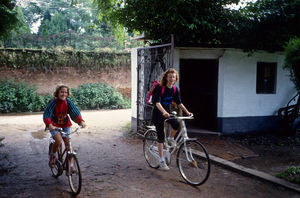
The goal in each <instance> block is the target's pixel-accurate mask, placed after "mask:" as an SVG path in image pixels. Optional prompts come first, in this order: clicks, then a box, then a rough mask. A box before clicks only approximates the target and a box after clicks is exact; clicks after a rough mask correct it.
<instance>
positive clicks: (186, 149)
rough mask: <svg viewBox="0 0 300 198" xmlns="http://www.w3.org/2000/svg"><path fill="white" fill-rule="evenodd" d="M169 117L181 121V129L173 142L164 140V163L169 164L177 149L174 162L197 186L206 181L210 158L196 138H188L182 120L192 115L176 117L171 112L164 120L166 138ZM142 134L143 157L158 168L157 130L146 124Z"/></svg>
mask: <svg viewBox="0 0 300 198" xmlns="http://www.w3.org/2000/svg"><path fill="white" fill-rule="evenodd" d="M169 119H178V120H179V122H180V123H181V130H180V131H179V132H178V133H177V134H178V135H177V136H176V137H175V142H174V143H175V144H174V145H169V144H168V143H167V142H166V141H165V142H164V151H163V153H164V157H165V160H166V164H167V165H170V163H171V156H172V154H174V153H175V152H176V150H177V156H176V162H177V167H178V169H179V172H180V174H181V176H182V177H183V179H184V180H185V181H186V182H187V183H189V184H190V185H193V186H199V185H201V184H203V183H204V182H206V180H207V179H208V177H209V174H210V159H209V155H208V153H207V151H206V149H205V147H204V146H203V145H202V144H201V143H200V142H199V141H197V139H196V138H189V137H188V135H187V129H186V125H185V122H184V120H187V119H193V115H191V116H185V117H178V116H176V112H174V113H173V112H172V114H171V117H170V118H168V119H166V120H165V125H164V126H165V127H164V134H165V140H167V138H166V137H167V127H166V126H167V125H166V121H167V120H169ZM147 127H148V130H147V131H146V132H145V134H144V140H143V142H144V143H143V151H144V157H145V159H146V161H147V163H148V165H149V166H150V167H151V168H154V169H157V168H159V163H158V161H159V154H158V147H157V143H158V142H157V132H156V130H155V126H147Z"/></svg>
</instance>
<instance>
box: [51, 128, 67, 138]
mask: <svg viewBox="0 0 300 198" xmlns="http://www.w3.org/2000/svg"><path fill="white" fill-rule="evenodd" d="M62 129H63V132H65V133H66V134H62V137H69V135H70V132H71V127H64V128H62ZM50 133H51V135H52V137H54V136H55V135H56V134H57V133H59V131H56V130H54V131H50Z"/></svg>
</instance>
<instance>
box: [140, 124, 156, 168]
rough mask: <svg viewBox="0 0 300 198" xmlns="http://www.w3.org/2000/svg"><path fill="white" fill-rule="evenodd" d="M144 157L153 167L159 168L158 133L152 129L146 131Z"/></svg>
mask: <svg viewBox="0 0 300 198" xmlns="http://www.w3.org/2000/svg"><path fill="white" fill-rule="evenodd" d="M143 150H144V157H145V159H146V162H147V163H148V165H149V166H150V167H151V168H155V169H157V168H159V163H158V158H159V155H158V147H157V134H156V131H155V130H153V129H150V130H148V131H146V133H145V139H144V144H143Z"/></svg>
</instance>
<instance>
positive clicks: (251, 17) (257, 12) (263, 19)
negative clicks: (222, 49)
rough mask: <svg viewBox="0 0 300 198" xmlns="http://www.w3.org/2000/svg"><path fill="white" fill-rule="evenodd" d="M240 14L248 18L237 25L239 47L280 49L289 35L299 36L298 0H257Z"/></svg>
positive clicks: (299, 6)
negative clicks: (239, 28) (240, 24)
mask: <svg viewBox="0 0 300 198" xmlns="http://www.w3.org/2000/svg"><path fill="white" fill-rule="evenodd" d="M241 13H242V14H243V15H244V16H246V18H247V20H248V22H247V23H244V26H241V29H243V31H242V34H241V36H240V38H242V42H243V43H242V47H243V48H250V49H265V50H269V51H277V50H280V51H282V50H283V49H284V47H283V46H285V45H286V43H287V42H288V41H289V39H290V38H291V37H295V36H300V23H299V21H300V1H299V0H257V1H256V2H255V3H249V4H248V6H246V7H245V8H244V9H242V10H241ZM245 25H247V26H246V27H245ZM243 35H245V36H244V37H243Z"/></svg>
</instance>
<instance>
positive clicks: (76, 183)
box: [48, 127, 82, 195]
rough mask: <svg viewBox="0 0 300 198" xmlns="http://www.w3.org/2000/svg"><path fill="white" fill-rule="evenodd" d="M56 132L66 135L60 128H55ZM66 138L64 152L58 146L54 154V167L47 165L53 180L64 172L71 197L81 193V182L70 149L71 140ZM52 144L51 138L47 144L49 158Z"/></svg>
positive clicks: (78, 168) (76, 162) (74, 155)
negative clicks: (66, 142)
mask: <svg viewBox="0 0 300 198" xmlns="http://www.w3.org/2000/svg"><path fill="white" fill-rule="evenodd" d="M79 128H81V127H78V128H76V129H75V130H74V131H72V132H71V133H70V134H69V135H71V134H73V133H77V131H78V129H79ZM56 130H57V131H59V132H60V133H61V134H62V135H66V133H65V132H63V129H62V128H56ZM68 138H69V141H68V145H67V146H66V147H65V148H64V150H63V148H62V145H60V147H59V149H58V150H57V152H56V154H55V155H56V156H55V157H56V163H55V165H54V166H53V167H52V166H50V165H49V167H50V169H51V172H52V176H53V177H55V178H58V177H59V176H60V175H62V174H63V172H64V170H65V171H66V176H67V177H68V181H69V185H70V188H71V191H72V193H73V195H78V194H79V193H80V191H81V182H82V178H81V171H80V167H79V163H78V159H77V157H76V152H75V151H74V150H73V149H72V147H71V138H70V137H68ZM54 142H55V140H54V138H53V137H52V136H51V137H50V143H49V153H48V154H49V157H50V155H51V154H52V147H53V144H54ZM68 148H69V149H68ZM67 149H68V150H67ZM69 162H71V163H73V164H74V166H73V167H71V165H70V164H69Z"/></svg>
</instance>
